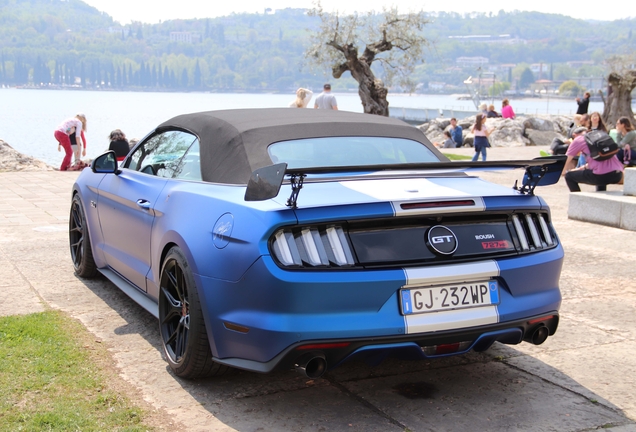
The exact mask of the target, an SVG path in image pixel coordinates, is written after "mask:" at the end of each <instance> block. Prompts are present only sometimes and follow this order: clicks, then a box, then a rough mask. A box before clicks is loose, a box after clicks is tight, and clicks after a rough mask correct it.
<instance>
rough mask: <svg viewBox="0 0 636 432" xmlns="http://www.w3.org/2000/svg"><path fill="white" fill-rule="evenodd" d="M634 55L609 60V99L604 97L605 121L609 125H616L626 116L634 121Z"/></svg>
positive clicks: (635, 82) (635, 76)
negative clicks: (617, 121)
mask: <svg viewBox="0 0 636 432" xmlns="http://www.w3.org/2000/svg"><path fill="white" fill-rule="evenodd" d="M634 57H635V56H634V55H631V56H626V57H613V58H611V59H610V60H608V63H609V66H610V70H611V72H610V73H609V75H608V77H607V98H605V97H603V94H602V93H601V97H603V102H604V104H605V106H604V108H603V121H604V122H605V124H607V125H614V124H616V120H618V119H619V118H621V117H623V116H625V117H628V118H629V119H630V120H632V122H633V120H634V112H633V111H632V90H634V88H636V70H635V69H634V60H635V59H634Z"/></svg>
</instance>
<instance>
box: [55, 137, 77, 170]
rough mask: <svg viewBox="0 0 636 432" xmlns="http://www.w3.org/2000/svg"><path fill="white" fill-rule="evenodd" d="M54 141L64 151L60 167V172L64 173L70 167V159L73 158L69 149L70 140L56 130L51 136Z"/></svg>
mask: <svg viewBox="0 0 636 432" xmlns="http://www.w3.org/2000/svg"><path fill="white" fill-rule="evenodd" d="M53 135H54V136H55V139H56V140H57V141H58V142H59V143H60V144H61V145H62V147H64V151H65V152H66V155H64V160H63V161H62V165H61V166H60V171H66V170H68V168H69V167H70V166H71V158H72V157H73V149H72V148H71V140H70V139H69V137H68V135H66V134H65V133H64V132H62V131H59V130H56V131H55V133H54V134H53Z"/></svg>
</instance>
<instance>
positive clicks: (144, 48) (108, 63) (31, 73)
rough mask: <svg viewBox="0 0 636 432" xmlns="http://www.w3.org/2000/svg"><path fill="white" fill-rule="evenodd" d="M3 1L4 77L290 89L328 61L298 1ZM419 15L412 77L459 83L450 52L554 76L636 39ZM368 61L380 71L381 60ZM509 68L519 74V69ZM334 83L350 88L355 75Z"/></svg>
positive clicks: (614, 29)
mask: <svg viewBox="0 0 636 432" xmlns="http://www.w3.org/2000/svg"><path fill="white" fill-rule="evenodd" d="M0 6H1V7H0V84H8V85H33V84H35V85H51V86H70V85H77V83H83V84H82V85H84V86H85V87H88V88H103V87H106V88H114V89H123V88H125V89H141V88H150V89H156V90H162V89H178V90H190V89H191V90H195V89H196V90H205V89H214V90H241V91H250V90H269V91H290V90H292V91H293V90H295V88H297V87H301V86H302V87H311V88H314V89H319V88H320V87H321V86H322V84H323V83H324V82H325V81H326V80H328V79H329V76H330V75H331V70H330V69H329V68H323V69H313V70H304V71H303V69H302V66H303V65H304V64H305V63H306V62H307V60H306V59H304V58H303V54H304V52H305V50H306V49H307V47H308V46H310V38H311V36H312V34H315V33H316V32H317V31H318V30H319V27H320V22H319V19H318V18H317V17H312V16H309V15H308V14H307V11H306V10H304V9H292V8H288V9H283V10H276V12H275V13H273V14H233V15H230V16H226V17H217V18H202V19H189V20H169V21H165V22H162V23H159V24H152V25H151V24H145V23H141V22H135V23H131V24H126V25H121V24H120V23H118V22H116V21H114V20H113V19H112V18H111V17H109V16H108V15H106V14H104V13H101V12H99V11H98V10H97V9H95V8H93V7H91V6H89V5H87V4H86V3H84V2H82V1H80V0H68V1H66V0H65V1H60V0H28V1H26V0H0ZM376 15H377V16H376V19H377V20H379V19H380V16H379V15H378V14H376ZM425 19H426V20H428V21H430V22H429V23H428V24H427V25H426V26H425V27H424V28H423V29H422V30H421V32H420V36H421V37H423V38H424V39H426V40H429V41H432V44H431V47H430V49H428V50H426V51H424V52H422V53H421V55H418V56H415V57H418V58H417V62H419V63H413V65H414V66H415V71H414V73H413V74H411V78H412V79H414V80H417V81H419V82H429V81H444V82H448V83H455V84H456V85H457V86H459V87H463V86H462V81H463V80H464V79H465V78H466V77H467V76H468V75H473V76H475V75H476V71H475V68H474V67H473V68H461V67H457V64H456V62H455V60H456V59H457V58H458V57H462V56H476V55H479V56H484V57H487V58H488V59H489V64H490V65H496V64H500V63H506V64H519V63H522V62H525V66H528V65H530V64H533V63H539V62H543V63H545V64H553V65H554V67H555V68H556V69H555V70H558V71H560V73H559V74H557V75H558V76H553V79H556V80H561V79H572V78H575V77H576V75H575V74H578V75H579V76H583V75H585V76H598V75H602V74H606V73H607V71H606V70H605V69H604V67H602V66H600V65H602V64H603V62H604V60H606V59H607V57H608V56H611V55H613V54H617V53H622V52H629V51H630V50H633V48H634V38H633V37H632V28H633V27H634V22H635V20H633V19H621V20H616V21H613V22H601V21H589V22H588V21H582V20H576V19H574V18H571V17H566V16H562V15H555V14H541V13H537V12H509V13H507V12H500V13H498V14H492V15H488V14H472V15H470V16H467V15H461V14H458V13H452V12H448V13H446V12H440V13H434V14H428V15H426V16H425ZM378 28H379V27H378ZM378 28H376V29H375V30H378ZM178 34H182V35H183V38H182V39H183V40H180V39H179V37H178ZM188 34H189V36H187V35H188ZM475 35H496V37H495V39H496V38H497V37H499V36H498V35H509V36H507V37H506V38H504V39H505V40H504V41H505V42H506V43H497V42H496V41H493V42H490V43H484V42H480V41H479V40H478V39H474V38H473V39H471V38H465V37H466V36H475ZM462 37H464V38H462ZM422 58H425V60H426V65H422V64H421V60H422ZM589 60H593V61H594V62H595V65H590V66H585V67H584V68H582V69H580V70H577V71H574V72H573V71H572V70H568V67H566V66H565V63H566V62H568V61H589ZM197 61H198V63H197ZM197 64H198V67H199V72H197V71H196V67H197ZM429 66H430V67H429ZM184 70H186V74H187V76H188V79H187V81H186V80H184V79H183V77H184V73H183V71H184ZM374 72H376V73H378V74H379V75H380V77H381V78H383V79H384V78H386V76H385V71H383V70H382V69H381V68H375V67H374ZM517 72H518V73H517ZM199 74H200V75H199ZM498 74H499V73H498ZM512 75H513V77H514V78H516V79H519V78H520V76H521V70H519V71H517V68H515V70H513V72H512ZM49 76H50V78H49V80H48V82H47V77H49ZM199 77H200V81H199ZM504 78H505V79H507V80H510V79H511V78H512V77H504ZM199 82H200V84H199ZM512 82H514V80H512ZM338 85H339V86H343V89H350V88H355V87H357V85H356V83H355V82H354V81H353V80H352V79H347V80H340V83H339V84H338Z"/></svg>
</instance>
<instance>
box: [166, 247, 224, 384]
mask: <svg viewBox="0 0 636 432" xmlns="http://www.w3.org/2000/svg"><path fill="white" fill-rule="evenodd" d="M159 333H160V335H161V343H162V345H163V351H164V353H165V355H166V359H167V361H168V364H169V365H170V368H171V369H172V371H173V372H174V374H175V375H176V376H178V377H180V378H185V379H193V378H200V377H206V376H219V375H223V374H224V373H225V372H226V371H227V370H228V367H227V366H225V365H221V364H219V363H216V362H214V361H213V360H212V352H211V351H210V343H209V341H208V335H207V332H206V330H205V323H204V321H203V313H202V311H201V302H200V300H199V295H198V292H197V289H196V285H195V283H194V277H193V276H192V271H191V270H190V266H189V265H188V262H187V260H186V258H185V255H184V254H183V252H182V251H181V249H179V248H178V247H173V248H172V249H170V251H168V254H167V255H166V258H165V259H164V260H163V265H162V266H161V278H160V284H159Z"/></svg>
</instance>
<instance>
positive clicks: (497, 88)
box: [488, 81, 510, 96]
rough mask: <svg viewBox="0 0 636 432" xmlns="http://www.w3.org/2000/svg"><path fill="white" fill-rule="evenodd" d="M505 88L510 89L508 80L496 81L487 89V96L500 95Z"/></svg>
mask: <svg viewBox="0 0 636 432" xmlns="http://www.w3.org/2000/svg"><path fill="white" fill-rule="evenodd" d="M507 90H510V83H509V82H508V81H501V82H496V83H494V84H493V85H492V86H491V87H490V88H489V89H488V96H500V95H503V94H504V92H505V91H507Z"/></svg>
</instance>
